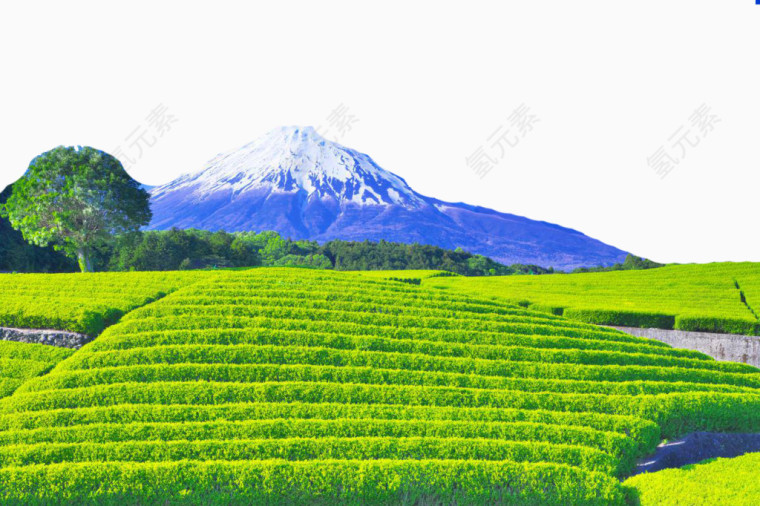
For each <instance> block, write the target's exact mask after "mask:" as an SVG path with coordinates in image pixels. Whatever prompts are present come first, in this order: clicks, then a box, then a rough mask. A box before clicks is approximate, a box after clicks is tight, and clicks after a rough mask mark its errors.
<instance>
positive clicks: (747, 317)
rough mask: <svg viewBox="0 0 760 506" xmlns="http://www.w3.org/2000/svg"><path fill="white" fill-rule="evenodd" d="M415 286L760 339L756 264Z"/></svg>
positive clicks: (624, 322) (759, 267) (582, 315)
mask: <svg viewBox="0 0 760 506" xmlns="http://www.w3.org/2000/svg"><path fill="white" fill-rule="evenodd" d="M422 284H423V285H425V286H428V287H435V288H438V289H441V290H445V291H452V292H457V293H462V294H471V295H477V296H481V297H487V298H493V299H496V300H501V301H504V302H508V303H512V304H519V305H522V306H525V307H528V308H532V309H536V310H540V311H547V312H550V313H553V314H561V315H564V316H566V317H568V318H572V319H575V320H580V321H585V322H589V323H595V324H602V325H620V326H632V327H655V328H663V329H681V330H692V331H705V332H724V333H734V334H747V335H760V320H758V315H760V264H758V263H751V262H744V263H730V262H724V263H715V264H703V265H672V266H666V267H660V268H657V269H650V270H640V271H613V272H595V273H583V274H551V275H541V276H494V277H461V276H456V277H435V276H433V277H429V278H428V277H426V278H425V279H423V280H422Z"/></svg>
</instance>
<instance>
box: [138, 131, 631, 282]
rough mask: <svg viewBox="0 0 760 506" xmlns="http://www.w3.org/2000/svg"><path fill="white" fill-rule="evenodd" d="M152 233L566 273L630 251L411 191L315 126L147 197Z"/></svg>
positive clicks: (253, 145) (277, 137) (215, 162)
mask: <svg viewBox="0 0 760 506" xmlns="http://www.w3.org/2000/svg"><path fill="white" fill-rule="evenodd" d="M151 202H152V208H153V214H154V218H153V221H152V222H151V224H150V226H149V229H158V230H161V229H168V228H172V227H177V228H201V229H208V230H226V231H252V230H253V231H261V230H274V231H276V232H278V233H280V234H281V235H284V236H289V237H291V238H293V239H309V240H316V241H319V242H326V241H329V240H332V239H342V240H359V241H361V240H372V241H377V240H382V239H385V240H390V241H396V242H405V243H413V242H419V243H425V244H432V245H435V246H440V247H443V248H449V249H454V248H457V247H461V248H463V249H465V250H467V251H470V252H472V253H476V254H481V255H484V256H489V257H491V258H493V259H494V260H497V261H499V262H501V263H505V264H514V263H523V264H535V265H541V266H543V267H554V268H555V269H560V270H571V269H574V268H577V267H589V266H596V265H611V264H614V263H616V262H620V261H622V260H623V259H624V258H625V256H626V254H627V253H626V252H625V251H622V250H620V249H618V248H614V247H613V246H609V245H607V244H604V243H602V242H601V241H598V240H596V239H593V238H590V237H588V236H586V235H584V234H583V233H581V232H579V231H577V230H574V229H570V228H567V227H563V226H561V225H557V224H553V223H548V222H542V221H535V220H530V219H528V218H525V217H522V216H518V215H514V214H509V213H501V212H499V211H495V210H493V209H489V208H485V207H482V206H475V205H471V204H465V203H451V202H445V201H442V200H439V199H436V198H433V197H426V196H424V195H421V194H419V193H418V192H416V191H415V190H413V189H412V188H411V187H410V186H409V185H408V184H407V183H406V181H405V180H404V179H403V178H401V177H400V176H397V175H396V174H394V173H392V172H390V171H388V170H386V169H384V168H382V167H380V166H379V165H378V164H377V163H376V162H374V160H373V159H372V158H371V157H370V156H369V155H366V154H364V153H360V152H358V151H356V150H353V149H351V148H347V147H345V146H342V145H340V144H337V143H335V142H332V141H329V140H327V139H324V138H323V137H321V136H320V135H319V134H318V133H317V132H316V130H314V129H313V128H312V127H295V126H293V127H281V128H278V129H274V130H272V131H270V132H268V133H267V134H265V135H264V136H262V137H260V138H259V139H256V140H255V141H253V142H250V143H248V144H246V145H245V146H243V147H241V148H239V149H234V150H231V151H227V152H223V153H220V154H219V155H217V156H215V157H214V158H212V159H211V160H210V161H209V162H208V163H207V164H206V165H205V166H204V168H203V169H202V170H200V171H197V172H193V173H186V174H183V175H181V176H180V177H179V178H177V179H175V180H174V181H172V182H170V183H168V184H165V185H162V186H159V187H156V188H154V189H153V190H152V191H151Z"/></svg>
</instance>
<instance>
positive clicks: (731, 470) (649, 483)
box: [625, 453, 760, 506]
mask: <svg viewBox="0 0 760 506" xmlns="http://www.w3.org/2000/svg"><path fill="white" fill-rule="evenodd" d="M758 470H760V453H751V454H747V455H744V456H741V457H736V458H733V459H715V460H710V461H705V462H703V463H700V464H695V465H691V466H684V467H683V468H681V469H667V470H664V471H658V472H656V473H650V474H640V475H638V476H634V477H633V478H630V479H628V480H627V481H626V482H625V484H626V485H627V486H629V487H632V488H635V489H636V490H637V492H638V495H639V498H640V501H641V505H642V506H649V505H659V506H676V505H679V506H685V505H702V504H730V505H732V506H755V505H757V504H760V480H758V476H757V473H758Z"/></svg>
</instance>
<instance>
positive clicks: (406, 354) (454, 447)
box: [0, 268, 760, 505]
mask: <svg viewBox="0 0 760 506" xmlns="http://www.w3.org/2000/svg"><path fill="white" fill-rule="evenodd" d="M6 276H14V275H0V287H2V288H0V298H3V299H5V300H12V297H11V296H9V295H8V294H7V293H6V292H12V293H13V294H19V295H21V294H24V293H25V291H26V290H25V287H24V283H25V282H26V281H25V280H27V279H29V280H31V281H34V283H31V281H30V286H34V285H35V284H36V283H38V282H37V280H36V279H35V278H25V277H16V278H14V283H9V282H8V280H7V278H6V279H3V278H5V277H6ZM16 276H18V275H16ZM175 276H176V277H175ZM131 277H135V279H134V280H133V279H131ZM392 277H396V278H398V279H401V280H404V279H412V278H414V279H419V277H418V278H415V277H414V276H412V275H408V274H404V273H398V275H395V276H392ZM48 278H49V279H48V280H47V281H44V279H41V280H40V281H39V283H38V284H39V285H40V286H50V287H60V290H52V291H51V294H52V295H51V297H53V299H54V300H56V301H58V303H57V304H47V305H46V304H45V293H44V290H43V291H39V292H37V293H38V297H37V298H36V299H34V302H35V304H36V305H35V307H34V313H36V314H39V315H41V317H48V318H49V320H48V321H50V322H53V321H55V318H58V316H57V314H58V313H61V314H72V312H73V311H75V310H76V309H77V307H78V306H80V305H83V304H90V305H91V306H92V307H117V304H122V305H120V306H118V307H119V308H124V309H119V310H121V311H124V312H125V314H124V316H122V317H121V319H120V320H119V322H118V323H116V324H115V325H112V326H110V327H108V328H107V329H106V330H105V331H104V332H102V333H101V334H100V335H99V336H98V337H97V338H96V339H95V340H94V341H93V342H91V343H89V344H87V345H85V346H84V347H83V348H81V349H80V350H78V351H76V352H70V351H64V352H62V353H63V354H64V355H65V356H61V357H55V358H48V359H46V360H47V362H46V363H48V364H54V363H55V362H56V360H60V361H58V362H57V365H55V366H52V365H51V366H49V367H48V369H50V367H52V369H50V370H49V372H48V370H47V369H44V370H43V369H39V372H37V373H34V374H31V371H33V370H37V369H32V368H30V369H29V370H30V374H28V375H27V376H25V377H23V378H21V379H23V381H22V382H21V384H20V385H17V386H16V387H14V390H15V391H14V392H13V393H12V394H11V395H8V396H6V397H3V398H2V399H0V484H1V485H0V503H1V504H19V505H20V504H51V503H55V504H60V503H66V504H92V503H95V504H409V505H411V504H526V505H527V504H550V505H551V504H556V505H560V504H562V505H566V504H599V505H602V504H605V505H606V504H613V505H614V504H620V505H623V504H630V503H631V501H635V500H636V497H637V493H636V492H635V491H634V489H633V488H631V487H630V486H629V484H628V482H626V483H621V481H620V479H621V478H623V477H625V476H626V474H627V473H628V472H629V471H630V470H631V469H632V468H633V466H634V465H635V460H636V458H638V457H642V456H645V455H647V454H649V453H651V452H652V451H653V449H654V448H655V447H656V445H657V444H658V443H659V442H660V441H661V440H662V439H663V438H675V437H678V436H680V435H683V434H685V433H688V432H691V431H695V430H708V431H740V432H752V431H760V370H758V369H755V368H753V367H750V366H747V365H744V364H736V363H728V362H717V361H715V360H712V359H711V358H709V357H707V356H706V355H703V354H700V353H697V352H694V351H689V350H680V349H674V348H671V347H669V346H667V345H664V344H662V343H659V342H657V341H653V340H648V339H644V338H637V337H634V336H630V335H628V334H624V333H622V332H618V331H615V330H613V329H607V328H602V327H597V326H595V325H591V324H588V323H583V322H579V321H574V320H570V319H566V318H563V317H560V316H556V315H553V314H549V313H546V312H541V311H533V310H530V309H526V308H524V307H521V306H519V305H516V304H513V303H509V302H506V301H505V300H499V299H493V298H489V297H484V296H477V295H472V294H467V293H460V292H459V291H457V290H454V289H451V288H449V289H443V290H440V289H433V288H429V287H427V286H426V284H427V283H428V282H433V281H435V282H438V281H440V280H445V281H453V280H455V279H458V278H448V277H433V278H430V279H425V280H423V281H422V284H421V285H416V284H412V283H408V282H399V281H393V280H388V279H384V275H383V274H378V275H376V276H363V275H359V274H356V273H347V272H334V271H316V270H306V269H287V268H279V269H278V268H262V269H253V270H247V271H227V272H188V273H165V274H160V273H155V274H151V273H122V274H94V275H88V276H80V275H77V276H72V277H64V276H59V275H50V276H48ZM99 279H102V281H103V287H104V288H103V289H102V290H98V289H97V287H98V284H99ZM138 279H139V280H140V281H139V282H140V283H142V284H140V289H139V290H138V289H135V290H132V289H131V288H130V287H134V286H136V285H137V284H138V282H137V280H138ZM18 280H20V281H18ZM80 280H81V282H82V283H83V284H82V286H83V287H92V289H91V290H90V291H86V290H85V291H83V292H79V287H78V286H77V283H79V282H80ZM133 282H134V283H133ZM8 286H11V289H8V288H7V287H8ZM119 287H123V288H119ZM88 289H89V288H88ZM133 291H134V292H135V293H137V292H138V291H139V293H140V295H135V296H134V297H133V298H132V299H129V297H128V296H127V295H128V294H130V293H132V292H133ZM64 292H65V293H69V294H72V293H87V297H84V298H77V297H74V298H73V299H72V300H75V302H72V303H71V304H67V299H66V297H65V296H63V295H62V294H63V293H64ZM120 292H124V295H125V296H124V298H123V299H124V300H123V301H120V298H119V297H118V296H117V295H115V294H118V293H120ZM156 294H161V295H163V294H166V295H165V296H162V297H158V296H157V295H156ZM83 299H86V301H87V302H83ZM127 299H129V300H127ZM148 299H150V300H148ZM104 301H105V302H104ZM46 307H47V308H49V310H50V314H49V315H46V309H45V308H46ZM130 307H134V309H131V310H130V309H126V308H130ZM8 314H10V313H8ZM14 314H15V313H14ZM3 318H7V317H5V316H3V314H2V313H0V325H6V321H16V320H4V319H3ZM61 321H65V319H61ZM12 345H16V346H17V347H19V348H20V347H24V346H32V347H34V345H22V344H18V343H12ZM29 349H30V350H32V348H29ZM34 349H35V350H36V349H37V348H36V347H34ZM51 349H53V348H51ZM0 350H2V348H0ZM34 353H36V352H32V351H30V352H29V353H28V354H27V355H14V356H13V359H14V360H17V359H28V360H35V361H43V362H44V360H43V359H42V358H40V357H39V356H37V355H35V354H34ZM32 357H37V358H32ZM2 363H3V362H0V364H2ZM2 370H5V369H2ZM8 370H9V371H13V370H14V369H13V368H9V369H8ZM41 372H42V373H44V374H40V373H41ZM0 376H2V375H1V374H0ZM634 483H636V482H634ZM643 486H644V485H643V483H642V487H643ZM642 497H644V495H642Z"/></svg>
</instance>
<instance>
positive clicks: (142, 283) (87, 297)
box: [0, 271, 217, 335]
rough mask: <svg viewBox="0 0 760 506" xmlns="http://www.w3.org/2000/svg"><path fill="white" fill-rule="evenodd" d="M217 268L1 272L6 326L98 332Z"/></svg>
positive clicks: (0, 319) (1, 317)
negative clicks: (153, 270)
mask: <svg viewBox="0 0 760 506" xmlns="http://www.w3.org/2000/svg"><path fill="white" fill-rule="evenodd" d="M214 275H217V273H214V272H207V271H193V272H160V273H158V272H156V273H152V272H138V273H127V272H111V273H95V274H79V273H77V274H0V326H4V327H22V328H49V329H57V330H69V331H72V332H81V333H84V334H89V335H97V334H99V333H100V332H102V331H103V329H104V328H105V327H106V326H108V325H111V324H113V323H114V322H115V321H117V320H118V319H119V318H120V317H121V316H122V315H123V314H124V313H126V312H128V311H130V310H132V309H134V308H136V307H139V306H142V305H144V304H147V303H149V302H151V301H153V300H156V299H158V298H160V297H163V296H164V295H165V294H167V293H171V292H173V291H174V290H177V289H178V288H180V287H182V286H186V285H188V284H190V283H195V282H197V281H199V280H201V279H204V278H206V277H209V276H214Z"/></svg>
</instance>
